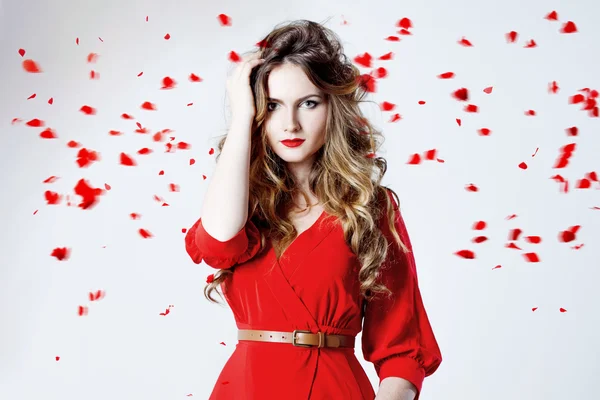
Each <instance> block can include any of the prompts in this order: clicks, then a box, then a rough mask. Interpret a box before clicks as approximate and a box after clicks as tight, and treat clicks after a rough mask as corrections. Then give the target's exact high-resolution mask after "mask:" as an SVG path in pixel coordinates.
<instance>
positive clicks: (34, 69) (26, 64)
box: [23, 60, 43, 74]
mask: <svg viewBox="0 0 600 400" xmlns="http://www.w3.org/2000/svg"><path fill="white" fill-rule="evenodd" d="M23 69H24V70H25V71H26V72H29V73H32V74H38V73H40V72H43V71H42V69H41V68H40V66H39V65H38V64H37V63H36V62H35V61H33V60H23Z"/></svg>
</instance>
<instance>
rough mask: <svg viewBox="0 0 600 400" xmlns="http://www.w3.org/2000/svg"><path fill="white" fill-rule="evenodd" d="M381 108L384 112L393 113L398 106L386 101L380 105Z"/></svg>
mask: <svg viewBox="0 0 600 400" xmlns="http://www.w3.org/2000/svg"><path fill="white" fill-rule="evenodd" d="M379 107H380V108H381V109H382V110H383V111H391V110H393V109H394V108H396V105H395V104H393V103H389V102H387V101H384V102H383V103H381V104H380V105H379Z"/></svg>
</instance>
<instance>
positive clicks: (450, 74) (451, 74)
mask: <svg viewBox="0 0 600 400" xmlns="http://www.w3.org/2000/svg"><path fill="white" fill-rule="evenodd" d="M437 77H438V78H439V79H452V78H454V72H444V73H443V74H440V75H438V76H437Z"/></svg>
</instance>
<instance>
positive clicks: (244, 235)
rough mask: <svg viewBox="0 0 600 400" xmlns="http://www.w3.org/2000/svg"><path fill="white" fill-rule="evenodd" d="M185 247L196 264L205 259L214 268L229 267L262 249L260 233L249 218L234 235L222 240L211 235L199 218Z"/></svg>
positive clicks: (187, 236)
mask: <svg viewBox="0 0 600 400" xmlns="http://www.w3.org/2000/svg"><path fill="white" fill-rule="evenodd" d="M185 249H186V251H187V253H188V254H189V256H190V257H191V258H192V260H193V261H194V262H195V263H196V264H200V263H201V262H202V261H204V262H205V263H206V264H207V265H209V266H211V267H213V268H216V269H227V268H231V267H232V266H234V265H235V264H239V263H242V262H245V261H247V260H249V259H251V258H252V257H254V255H256V253H257V252H258V250H260V233H259V231H258V228H256V225H254V223H252V221H250V220H248V221H247V222H246V225H244V227H243V228H242V229H240V231H239V232H238V233H236V234H235V236H234V237H232V238H231V239H229V240H227V241H225V242H221V241H219V240H217V239H215V238H214V237H212V236H210V235H209V234H208V232H206V231H205V230H204V227H203V226H202V219H198V221H196V223H195V224H194V225H193V226H192V227H191V228H190V229H189V230H188V232H187V233H186V235H185Z"/></svg>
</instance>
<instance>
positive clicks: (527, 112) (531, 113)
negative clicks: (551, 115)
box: [525, 110, 535, 116]
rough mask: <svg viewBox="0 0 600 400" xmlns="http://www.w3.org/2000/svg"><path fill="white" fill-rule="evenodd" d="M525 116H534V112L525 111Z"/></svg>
mask: <svg viewBox="0 0 600 400" xmlns="http://www.w3.org/2000/svg"><path fill="white" fill-rule="evenodd" d="M525 115H527V116H535V110H527V111H525Z"/></svg>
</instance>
